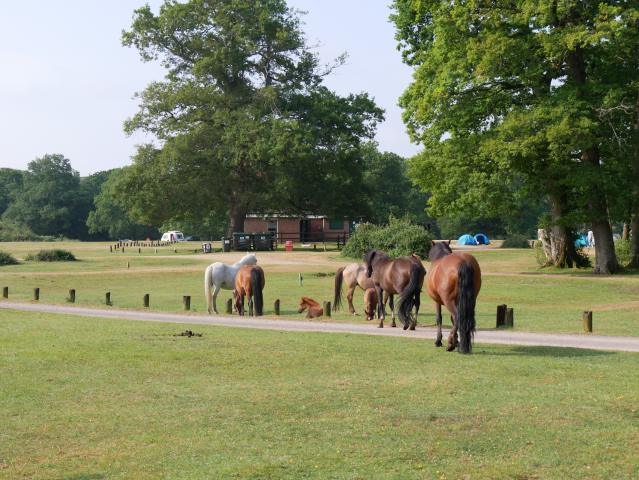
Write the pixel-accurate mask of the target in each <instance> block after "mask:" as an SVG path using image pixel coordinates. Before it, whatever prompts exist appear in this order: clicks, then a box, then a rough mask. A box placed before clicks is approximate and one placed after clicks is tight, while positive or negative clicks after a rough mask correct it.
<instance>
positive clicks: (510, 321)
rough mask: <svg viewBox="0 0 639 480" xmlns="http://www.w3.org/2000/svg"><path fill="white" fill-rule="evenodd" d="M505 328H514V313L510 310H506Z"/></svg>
mask: <svg viewBox="0 0 639 480" xmlns="http://www.w3.org/2000/svg"><path fill="white" fill-rule="evenodd" d="M504 326H505V327H506V328H513V327H514V326H515V311H514V310H513V309H512V308H507V309H506V325H504Z"/></svg>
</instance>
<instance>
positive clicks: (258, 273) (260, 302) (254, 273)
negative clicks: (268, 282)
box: [251, 268, 264, 316]
mask: <svg viewBox="0 0 639 480" xmlns="http://www.w3.org/2000/svg"><path fill="white" fill-rule="evenodd" d="M263 283H264V271H263V270H262V269H261V268H254V269H252V270H251V291H252V295H253V306H254V308H255V316H260V315H263V314H264V296H263V294H262V284H263Z"/></svg>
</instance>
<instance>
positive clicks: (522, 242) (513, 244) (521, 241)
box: [501, 233, 530, 248]
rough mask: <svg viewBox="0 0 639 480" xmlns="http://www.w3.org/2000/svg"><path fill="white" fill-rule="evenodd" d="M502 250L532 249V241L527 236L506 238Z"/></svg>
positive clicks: (517, 235) (516, 235) (517, 234)
mask: <svg viewBox="0 0 639 480" xmlns="http://www.w3.org/2000/svg"><path fill="white" fill-rule="evenodd" d="M501 248H530V239H529V238H528V237H527V236H526V235H521V234H519V233H515V234H513V235H510V236H508V237H506V239H505V240H504V242H503V243H502V244H501Z"/></svg>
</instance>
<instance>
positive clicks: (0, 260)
mask: <svg viewBox="0 0 639 480" xmlns="http://www.w3.org/2000/svg"><path fill="white" fill-rule="evenodd" d="M17 264H18V261H17V260H16V259H15V258H14V257H13V255H11V254H10V253H7V252H3V251H2V250H0V266H2V265H17Z"/></svg>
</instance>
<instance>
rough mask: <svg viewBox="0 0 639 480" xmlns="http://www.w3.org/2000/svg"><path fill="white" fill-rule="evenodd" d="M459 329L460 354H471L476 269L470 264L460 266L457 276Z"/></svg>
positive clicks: (473, 331) (464, 263) (473, 329)
mask: <svg viewBox="0 0 639 480" xmlns="http://www.w3.org/2000/svg"><path fill="white" fill-rule="evenodd" d="M457 289H458V292H459V293H458V294H457V329H458V331H459V352H460V353H470V352H471V350H472V340H473V335H474V333H475V301H476V298H475V268H474V267H473V265H472V264H470V263H468V262H463V263H461V264H460V265H459V270H458V276H457Z"/></svg>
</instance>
